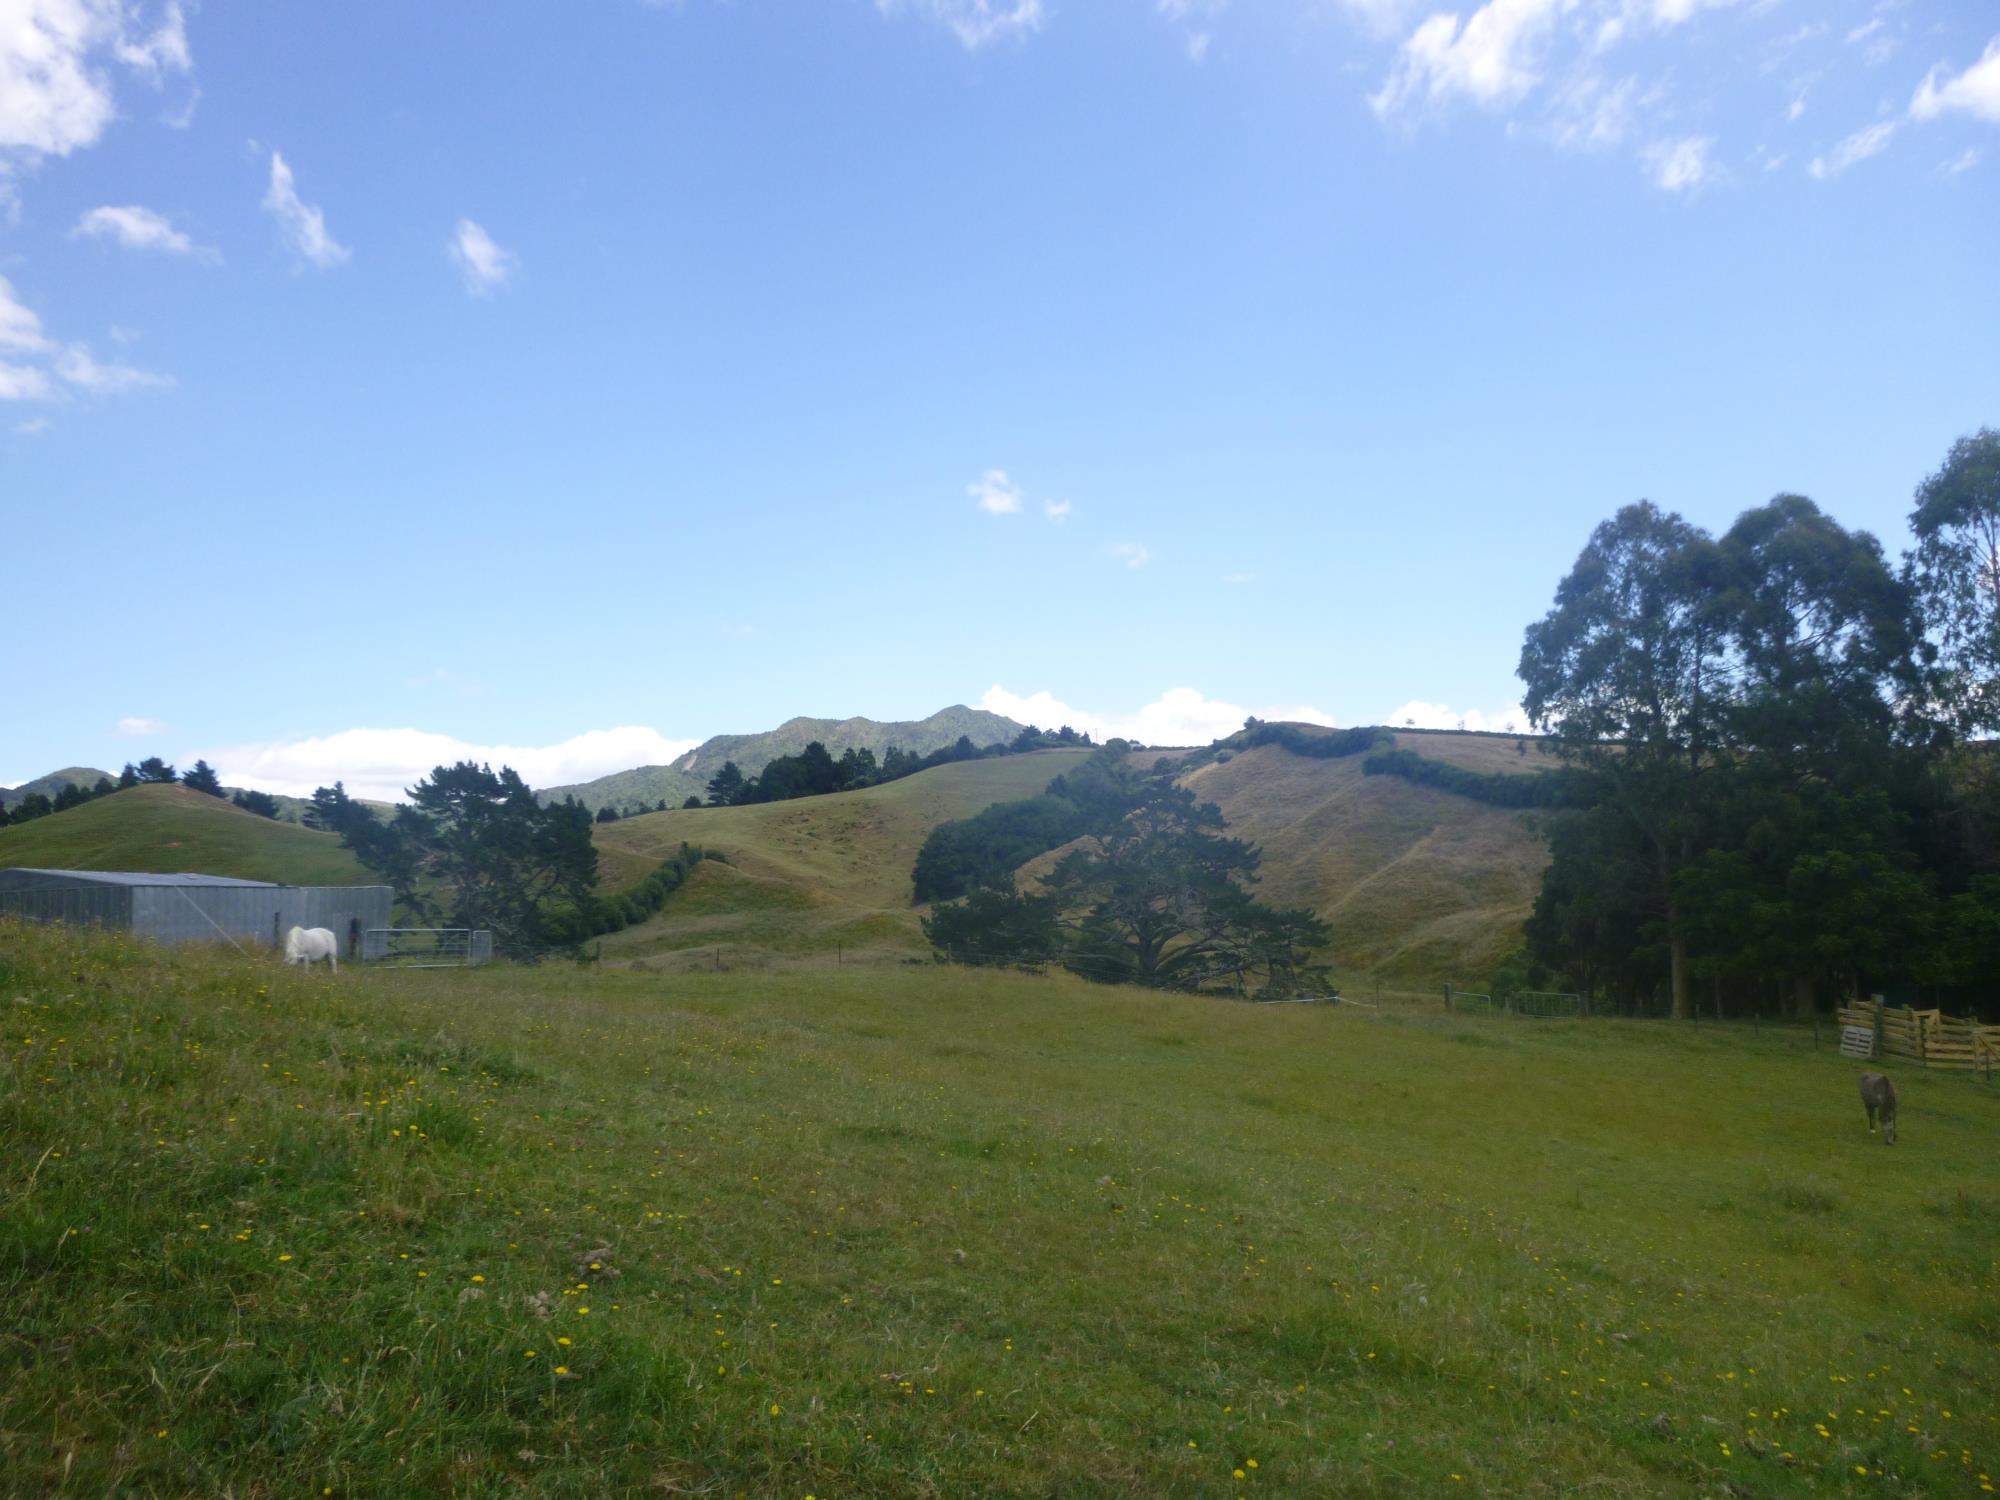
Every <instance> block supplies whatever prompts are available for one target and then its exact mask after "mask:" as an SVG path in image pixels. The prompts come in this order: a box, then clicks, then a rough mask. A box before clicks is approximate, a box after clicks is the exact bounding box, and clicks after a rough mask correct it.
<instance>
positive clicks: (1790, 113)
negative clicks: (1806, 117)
mask: <svg viewBox="0 0 2000 1500" xmlns="http://www.w3.org/2000/svg"><path fill="white" fill-rule="evenodd" d="M1805 112H1806V96H1805V95H1804V94H1800V95H1799V96H1798V97H1796V98H1795V99H1793V100H1792V102H1791V105H1790V107H1789V108H1787V109H1786V110H1785V123H1786V124H1790V123H1791V122H1792V121H1794V120H1796V119H1798V117H1799V116H1800V115H1802V114H1804V113H1805Z"/></svg>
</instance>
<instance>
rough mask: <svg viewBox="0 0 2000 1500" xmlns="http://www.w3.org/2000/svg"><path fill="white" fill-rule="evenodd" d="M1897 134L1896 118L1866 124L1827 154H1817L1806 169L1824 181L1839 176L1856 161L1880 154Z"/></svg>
mask: <svg viewBox="0 0 2000 1500" xmlns="http://www.w3.org/2000/svg"><path fill="white" fill-rule="evenodd" d="M1895 135H1896V122H1895V121H1894V120H1883V121H1881V122H1880V123H1879V124H1875V125H1869V126H1866V127H1865V128H1863V129H1861V130H1857V131H1855V132H1854V134H1852V135H1850V136H1848V137H1847V138H1846V139H1845V140H1843V141H1841V142H1840V144H1839V145H1837V146H1835V147H1834V148H1833V149H1832V150H1831V151H1829V152H1827V153H1826V155H1824V156H1815V157H1814V158H1813V159H1812V162H1811V163H1810V164H1809V165H1808V166H1807V167H1806V170H1807V171H1808V172H1810V173H1811V174H1812V175H1813V176H1815V177H1817V178H1819V179H1821V180H1822V181H1824V180H1825V179H1826V178H1829V177H1837V176H1839V175H1840V174H1841V173H1842V172H1845V171H1846V170H1847V169H1848V168H1849V167H1851V166H1853V165H1854V164H1855V163H1856V162H1863V161H1866V160H1868V158H1869V157H1871V156H1878V155H1880V154H1881V153H1882V151H1884V150H1885V149H1886V148H1887V147H1888V144H1889V142H1890V141H1891V140H1893V139H1894V138H1895Z"/></svg>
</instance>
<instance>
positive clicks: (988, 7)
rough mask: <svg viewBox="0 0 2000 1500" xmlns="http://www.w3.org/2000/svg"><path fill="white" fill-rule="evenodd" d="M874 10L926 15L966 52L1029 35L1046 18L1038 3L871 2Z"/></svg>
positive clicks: (1022, 0)
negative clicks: (948, 33)
mask: <svg viewBox="0 0 2000 1500" xmlns="http://www.w3.org/2000/svg"><path fill="white" fill-rule="evenodd" d="M875 8H876V9H877V10H879V11H880V12H881V13H882V14H883V15H885V16H894V15H897V14H899V13H902V12H905V11H907V12H909V13H911V14H913V15H920V16H926V17H928V18H929V19H931V20H933V21H935V22H937V23H938V24H939V25H942V26H944V27H946V28H948V29H949V30H950V32H951V34H952V35H953V36H955V37H957V38H958V41H959V45H960V46H962V47H964V48H965V49H966V50H967V51H976V50H977V49H978V48H981V47H984V46H986V45H987V44H988V43H989V42H999V41H1005V40H1007V39H1009V38H1013V37H1025V36H1031V35H1033V34H1034V33H1035V32H1037V31H1039V30H1041V29H1042V22H1043V21H1044V20H1046V19H1047V13H1046V12H1045V11H1044V9H1043V7H1042V0H875Z"/></svg>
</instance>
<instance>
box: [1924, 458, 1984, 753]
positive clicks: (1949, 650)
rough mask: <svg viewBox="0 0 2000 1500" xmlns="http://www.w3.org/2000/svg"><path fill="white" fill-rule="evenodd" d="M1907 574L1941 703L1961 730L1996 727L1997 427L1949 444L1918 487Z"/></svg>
mask: <svg viewBox="0 0 2000 1500" xmlns="http://www.w3.org/2000/svg"><path fill="white" fill-rule="evenodd" d="M1916 499H1917V504H1916V509H1914V510H1913V511H1911V512H1910V530H1911V532H1912V533H1913V534H1914V535H1915V537H1916V547H1915V549H1914V550H1913V551H1912V553H1911V554H1910V557H1909V577H1910V580H1911V582H1912V584H1913V586H1914V587H1915V589H1916V591H1917V596H1918V598H1919V600H1920V601H1921V603H1922V607H1923V622H1924V625H1925V627H1926V628H1927V630H1928V633H1929V637H1930V645H1931V647H1932V649H1933V651H1934V652H1935V653H1936V655H1935V659H1934V675H1933V679H1932V680H1933V686H1934V689H1935V692H1936V694H1937V698H1938V701H1939V705H1940V708H1941V709H1942V711H1943V712H1944V713H1945V714H1946V715H1947V716H1948V717H1949V718H1950V720H1951V721H1952V724H1953V727H1954V728H1956V729H1957V730H1959V731H1960V732H1962V733H1968V734H1979V733H1992V732H1994V731H1996V730H2000V432H1996V431H1994V430H1993V429H1992V428H1990V427H1982V428H1980V430H1979V431H1978V432H1975V433H1973V434H1972V435H1971V436H1969V437H1962V438H1960V439H1959V440H1958V441H1957V442H1956V443H1954V444H1952V447H1951V452H1950V453H1948V454H1946V455H1945V461H1944V464H1943V466H1942V467H1941V468H1939V469H1938V471H1937V472H1936V473H1935V474H1933V475H1931V476H1930V477H1929V478H1928V479H1926V480H1925V481H1924V482H1923V483H1922V484H1921V485H1919V486H1918V488H1917V495H1916Z"/></svg>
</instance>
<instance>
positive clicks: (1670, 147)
mask: <svg viewBox="0 0 2000 1500" xmlns="http://www.w3.org/2000/svg"><path fill="white" fill-rule="evenodd" d="M1714 144H1715V137H1714V136H1712V135H1690V136H1684V137H1683V138H1682V139H1680V140H1677V141H1655V142H1654V143H1653V144H1652V145H1650V146H1648V147H1647V148H1646V165H1647V167H1648V168H1649V169H1650V170H1651V172H1652V175H1653V182H1654V185H1655V186H1657V187H1659V188H1661V189H1663V190H1664V191H1666V192H1669V193H1685V192H1691V191H1693V190H1694V189H1696V188H1699V187H1704V186H1706V185H1707V184H1709V183H1711V182H1713V181H1714V180H1715V179H1716V177H1717V176H1718V175H1719V174H1720V171H1721V169H1720V168H1718V167H1717V166H1716V165H1715V163H1714V162H1713V161H1712V160H1711V159H1710V158H1709V154H1708V152H1709V148H1710V147H1711V146H1713V145H1714Z"/></svg>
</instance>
